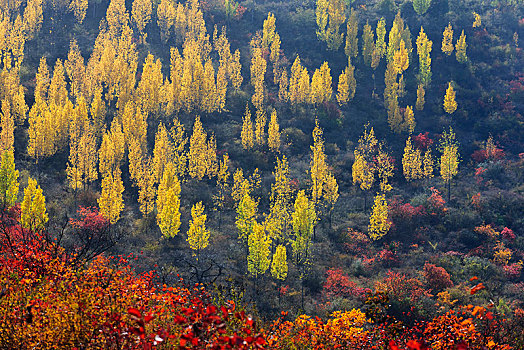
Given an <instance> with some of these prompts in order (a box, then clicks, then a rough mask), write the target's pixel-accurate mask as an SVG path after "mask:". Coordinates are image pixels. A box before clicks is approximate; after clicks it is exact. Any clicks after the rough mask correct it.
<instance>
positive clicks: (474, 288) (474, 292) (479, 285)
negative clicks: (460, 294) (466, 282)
mask: <svg viewBox="0 0 524 350" xmlns="http://www.w3.org/2000/svg"><path fill="white" fill-rule="evenodd" d="M483 289H486V287H484V284H482V282H481V283H479V284H477V285H476V286H475V287H473V288H471V290H470V292H469V293H470V294H471V295H473V294H476V293H477V292H479V291H481V290H483Z"/></svg>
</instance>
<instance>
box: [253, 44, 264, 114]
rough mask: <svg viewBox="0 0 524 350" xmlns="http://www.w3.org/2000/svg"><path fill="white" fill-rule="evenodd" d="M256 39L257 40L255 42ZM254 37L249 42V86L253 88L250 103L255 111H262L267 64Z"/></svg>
mask: <svg viewBox="0 0 524 350" xmlns="http://www.w3.org/2000/svg"><path fill="white" fill-rule="evenodd" d="M257 39H258V40H257ZM260 40H261V39H260V38H257V37H254V38H253V39H252V40H251V46H252V47H251V85H253V87H254V88H255V93H254V94H253V96H252V98H251V101H252V102H253V105H255V107H256V108H257V109H262V107H263V103H264V76H265V74H266V69H267V62H266V60H265V59H264V57H263V56H262V48H261V47H260V46H259V43H258V41H260Z"/></svg>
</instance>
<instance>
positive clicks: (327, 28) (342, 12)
mask: <svg viewBox="0 0 524 350" xmlns="http://www.w3.org/2000/svg"><path fill="white" fill-rule="evenodd" d="M316 20H317V26H318V29H317V36H318V38H319V39H320V40H322V41H325V42H326V44H327V46H328V49H330V50H338V48H339V47H340V45H341V44H342V41H343V39H344V33H339V30H340V26H341V25H342V24H343V23H344V21H345V20H346V3H345V2H344V1H343V0H317V8H316Z"/></svg>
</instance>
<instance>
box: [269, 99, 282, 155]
mask: <svg viewBox="0 0 524 350" xmlns="http://www.w3.org/2000/svg"><path fill="white" fill-rule="evenodd" d="M267 134H268V137H267V145H268V146H269V149H270V150H271V151H273V152H279V150H280V126H279V125H278V119H277V111H276V109H274V110H273V111H272V112H271V118H270V120H269V127H268V130H267Z"/></svg>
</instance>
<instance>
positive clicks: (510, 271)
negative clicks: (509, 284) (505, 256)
mask: <svg viewBox="0 0 524 350" xmlns="http://www.w3.org/2000/svg"><path fill="white" fill-rule="evenodd" d="M502 269H503V270H504V276H506V277H507V278H509V279H516V278H518V277H519V276H520V273H521V272H522V263H520V264H519V263H514V264H511V265H505V266H503V267H502Z"/></svg>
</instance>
